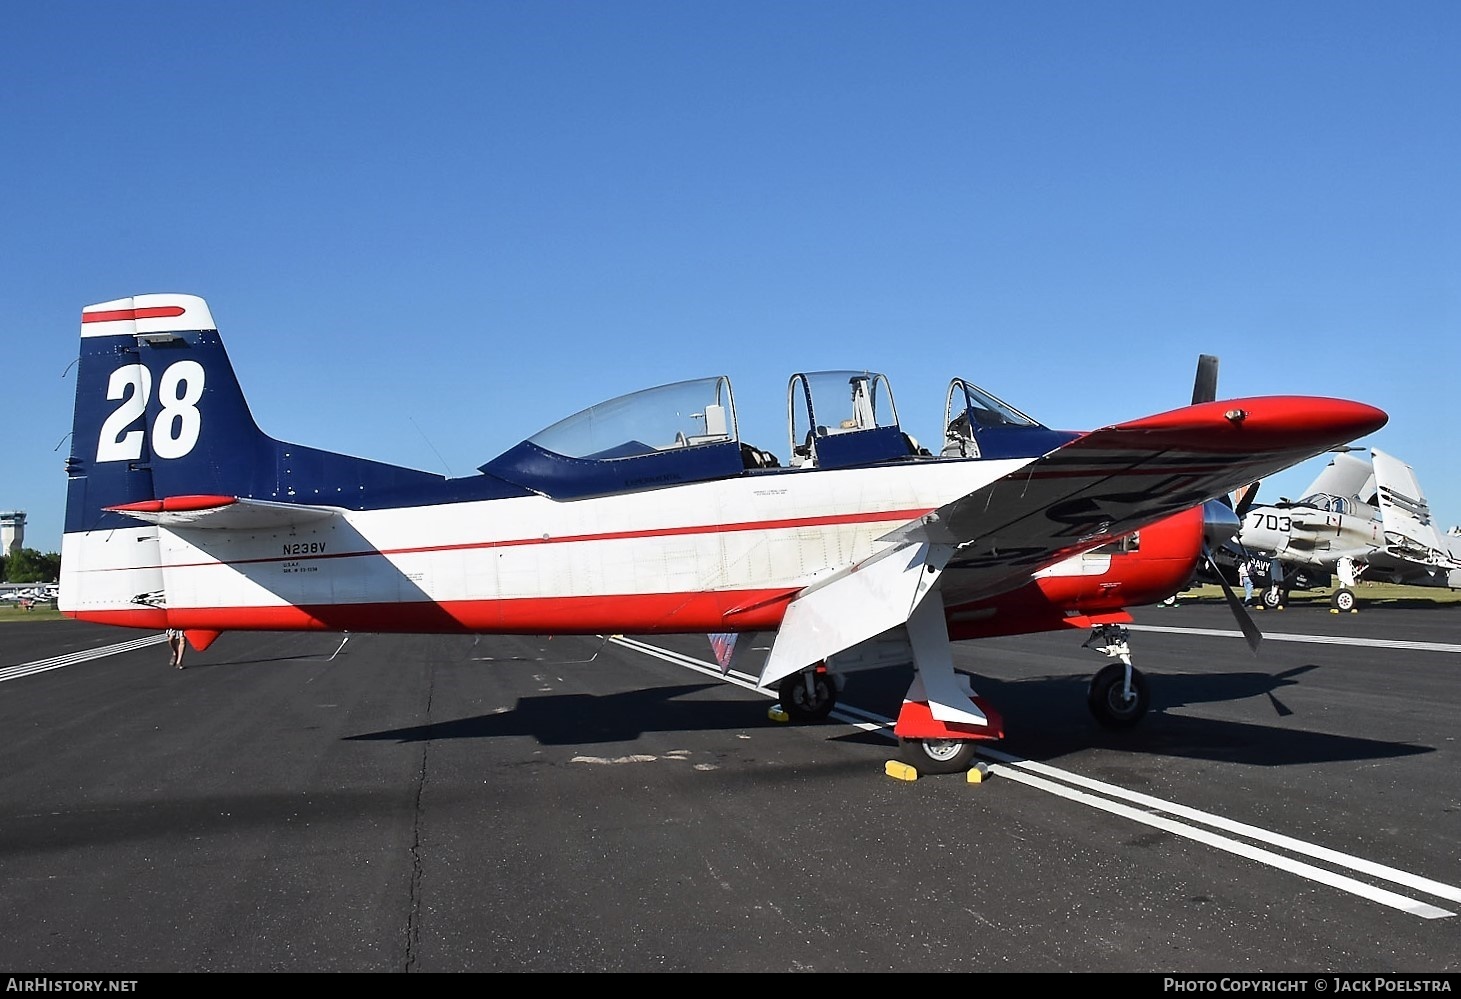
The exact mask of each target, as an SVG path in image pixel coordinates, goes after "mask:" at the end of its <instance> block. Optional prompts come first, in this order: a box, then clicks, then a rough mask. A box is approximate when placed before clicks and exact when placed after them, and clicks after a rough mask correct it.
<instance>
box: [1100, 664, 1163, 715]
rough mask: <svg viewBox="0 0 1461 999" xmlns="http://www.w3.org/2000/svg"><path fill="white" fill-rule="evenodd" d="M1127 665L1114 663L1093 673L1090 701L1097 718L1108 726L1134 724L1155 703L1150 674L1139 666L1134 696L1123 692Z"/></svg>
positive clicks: (1133, 674) (1133, 680)
mask: <svg viewBox="0 0 1461 999" xmlns="http://www.w3.org/2000/svg"><path fill="white" fill-rule="evenodd" d="M1125 677H1126V667H1125V666H1123V665H1122V664H1121V663H1112V664H1111V665H1109V666H1107V667H1105V668H1104V669H1102V670H1101V671H1100V672H1099V673H1097V674H1096V675H1095V676H1093V677H1091V689H1090V691H1089V692H1088V693H1087V694H1086V704H1087V705H1088V706H1089V707H1090V709H1091V714H1092V715H1094V716H1095V717H1096V721H1097V722H1099V723H1100V724H1101V725H1103V726H1105V727H1106V728H1131V727H1132V726H1133V725H1135V724H1136V723H1137V722H1139V721H1141V719H1142V716H1143V715H1145V714H1146V709H1147V708H1148V707H1149V706H1150V705H1151V697H1150V696H1149V695H1148V694H1147V689H1146V678H1145V677H1144V676H1142V675H1141V673H1140V672H1138V671H1137V670H1132V671H1131V692H1132V695H1133V696H1132V697H1131V698H1130V699H1128V698H1126V697H1124V696H1123V691H1122V686H1123V684H1122V681H1123V680H1124V679H1125Z"/></svg>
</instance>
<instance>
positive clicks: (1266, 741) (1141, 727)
mask: <svg viewBox="0 0 1461 999" xmlns="http://www.w3.org/2000/svg"><path fill="white" fill-rule="evenodd" d="M1320 668H1321V667H1320V666H1318V665H1316V664H1312V663H1311V664H1308V665H1304V666H1298V667H1295V668H1293V669H1289V670H1285V671H1284V672H1282V673H1277V674H1274V673H1263V672H1231V673H1203V674H1200V675H1199V674H1182V673H1163V674H1157V675H1151V674H1148V676H1147V683H1148V685H1149V688H1150V691H1151V698H1152V706H1151V709H1150V710H1149V711H1148V712H1147V715H1146V717H1144V718H1143V719H1142V720H1141V721H1140V722H1139V723H1138V724H1137V725H1136V726H1135V727H1133V728H1130V729H1126V730H1112V729H1106V728H1102V727H1101V726H1100V725H1098V724H1097V723H1096V721H1095V719H1094V718H1093V717H1092V716H1091V714H1090V712H1089V711H1088V710H1087V708H1086V690H1087V686H1088V683H1089V677H1087V676H1085V675H1080V676H1045V677H1035V678H1022V679H1019V680H1012V681H998V680H991V679H989V678H987V677H980V678H978V683H979V687H978V688H977V689H979V691H980V693H981V694H985V695H986V696H987V697H989V699H990V701H991V703H993V704H995V705H997V706H998V708H999V710H1000V712H1001V713H1002V714H1003V715H1004V721H1005V735H1006V737H1005V739H1004V740H1002V741H1001V742H1000V743H999V744H998V748H999V749H1001V750H1002V751H1005V752H1012V753H1018V754H1019V755H1023V756H1026V757H1029V758H1031V759H1037V760H1047V761H1048V760H1052V759H1056V758H1059V757H1062V756H1067V755H1070V754H1073V753H1078V752H1080V751H1081V750H1084V749H1092V748H1097V749H1116V750H1122V751H1125V752H1130V753H1152V754H1157V755H1162V756H1176V757H1183V758H1189V759H1199V760H1212V761H1215V762H1232V763H1242V764H1246V765H1249V766H1294V765H1300V764H1307V763H1325V762H1342V761H1357V760H1377V759H1391V758H1396V757H1402V756H1414V755H1418V754H1421V753H1431V752H1435V749H1434V748H1433V747H1430V746H1419V745H1414V744H1409V743H1404V742H1397V741H1393V740H1381V739H1369V738H1364V737H1361V736H1353V735H1335V734H1331V733H1325V732H1315V731H1309V730H1306V729H1304V728H1303V727H1302V725H1303V718H1302V717H1301V716H1300V715H1298V714H1297V713H1296V712H1295V711H1293V710H1292V709H1291V708H1289V707H1288V706H1287V705H1286V704H1285V703H1284V700H1283V696H1282V691H1283V690H1284V688H1286V687H1295V686H1297V685H1299V684H1300V683H1301V682H1302V680H1301V675H1302V674H1304V673H1307V672H1309V671H1311V670H1315V669H1320ZM1255 697H1261V698H1265V699H1266V700H1267V707H1266V708H1264V709H1262V711H1263V712H1264V713H1267V712H1270V711H1271V713H1272V717H1273V719H1274V722H1275V723H1274V724H1271V725H1270V724H1264V723H1262V722H1261V721H1260V722H1253V721H1232V720H1225V719H1215V718H1203V717H1198V716H1196V715H1192V714H1180V713H1175V712H1176V711H1177V710H1178V709H1182V708H1193V707H1197V706H1200V705H1204V704H1224V703H1233V702H1238V701H1243V700H1248V699H1250V698H1255Z"/></svg>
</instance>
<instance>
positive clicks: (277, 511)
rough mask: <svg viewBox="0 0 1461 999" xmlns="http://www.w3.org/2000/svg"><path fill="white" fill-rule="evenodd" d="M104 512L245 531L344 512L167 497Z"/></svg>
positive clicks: (176, 525)
mask: <svg viewBox="0 0 1461 999" xmlns="http://www.w3.org/2000/svg"><path fill="white" fill-rule="evenodd" d="M106 509H108V510H112V511H115V512H117V513H124V514H126V515H127V516H129V517H134V518H136V519H137V520H141V521H145V522H147V523H149V524H157V525H159V526H161V527H167V528H179V527H183V528H196V529H199V530H245V531H254V530H268V529H272V528H285V527H298V526H300V525H301V524H309V523H313V522H315V521H320V520H327V519H328V518H330V517H334V516H338V515H340V514H343V513H345V512H346V511H345V510H344V508H342V507H335V506H310V505H308V504H304V503H276V502H274V501H272V500H258V499H247V498H244V497H240V496H169V497H167V498H166V499H153V500H143V501H142V502H140V503H123V504H120V505H118V506H109V507H107V508H106Z"/></svg>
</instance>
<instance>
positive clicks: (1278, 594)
mask: <svg viewBox="0 0 1461 999" xmlns="http://www.w3.org/2000/svg"><path fill="white" fill-rule="evenodd" d="M1263 606H1265V607H1267V608H1269V609H1270V610H1271V609H1273V608H1274V607H1282V606H1283V591H1282V590H1280V589H1279V588H1278V587H1277V586H1270V587H1269V588H1268V589H1266V590H1264V591H1263Z"/></svg>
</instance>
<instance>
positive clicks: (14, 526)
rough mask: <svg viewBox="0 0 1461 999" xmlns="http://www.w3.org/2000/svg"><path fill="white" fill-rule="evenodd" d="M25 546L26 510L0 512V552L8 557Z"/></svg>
mask: <svg viewBox="0 0 1461 999" xmlns="http://www.w3.org/2000/svg"><path fill="white" fill-rule="evenodd" d="M24 547H25V511H23V510H6V511H4V512H3V513H0V554H4V555H5V556H6V557H7V558H9V557H10V556H11V555H14V554H15V553H16V552H18V551H20V549H22V548H24Z"/></svg>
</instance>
